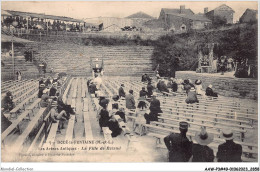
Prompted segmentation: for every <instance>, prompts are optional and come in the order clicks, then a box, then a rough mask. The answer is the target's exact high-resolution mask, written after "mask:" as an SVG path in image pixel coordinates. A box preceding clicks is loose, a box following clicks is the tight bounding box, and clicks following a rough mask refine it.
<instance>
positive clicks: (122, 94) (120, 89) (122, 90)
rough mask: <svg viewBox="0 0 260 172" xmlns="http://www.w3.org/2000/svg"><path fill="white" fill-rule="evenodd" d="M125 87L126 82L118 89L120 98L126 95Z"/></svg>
mask: <svg viewBox="0 0 260 172" xmlns="http://www.w3.org/2000/svg"><path fill="white" fill-rule="evenodd" d="M124 87H125V85H124V84H121V87H120V88H119V89H118V95H119V98H121V97H125V91H124Z"/></svg>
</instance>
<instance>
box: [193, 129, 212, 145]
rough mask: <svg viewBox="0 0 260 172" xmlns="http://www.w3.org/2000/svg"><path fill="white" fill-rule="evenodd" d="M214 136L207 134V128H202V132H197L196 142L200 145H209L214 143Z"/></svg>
mask: <svg viewBox="0 0 260 172" xmlns="http://www.w3.org/2000/svg"><path fill="white" fill-rule="evenodd" d="M213 138H214V135H213V134H210V133H207V131H206V128H205V127H202V128H201V131H200V132H196V134H195V140H196V142H197V143H199V144H200V145H208V144H210V143H211V142H212V141H213Z"/></svg>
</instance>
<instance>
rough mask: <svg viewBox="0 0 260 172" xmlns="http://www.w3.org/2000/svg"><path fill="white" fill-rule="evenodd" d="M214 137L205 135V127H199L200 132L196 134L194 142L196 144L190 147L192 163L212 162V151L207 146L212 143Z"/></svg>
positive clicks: (208, 134) (209, 134)
mask: <svg viewBox="0 0 260 172" xmlns="http://www.w3.org/2000/svg"><path fill="white" fill-rule="evenodd" d="M213 138H214V135H213V134H211V133H207V131H206V128H205V127H201V131H200V132H196V134H195V140H196V142H197V143H198V144H194V143H193V145H192V162H213V161H214V153H213V150H212V149H211V148H210V147H208V146H207V145H208V144H210V143H211V142H212V141H213Z"/></svg>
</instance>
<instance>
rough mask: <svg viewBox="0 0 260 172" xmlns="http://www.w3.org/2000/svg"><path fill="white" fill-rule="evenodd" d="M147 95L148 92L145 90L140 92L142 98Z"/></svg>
mask: <svg viewBox="0 0 260 172" xmlns="http://www.w3.org/2000/svg"><path fill="white" fill-rule="evenodd" d="M146 95H147V92H146V91H145V90H141V91H140V92H139V96H140V97H145V96H146Z"/></svg>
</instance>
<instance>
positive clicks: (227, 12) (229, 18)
mask: <svg viewBox="0 0 260 172" xmlns="http://www.w3.org/2000/svg"><path fill="white" fill-rule="evenodd" d="M204 13H205V15H206V16H207V17H208V18H209V19H210V20H212V22H213V23H214V21H216V20H217V19H223V20H224V21H225V22H226V24H232V23H233V22H234V21H233V16H234V13H235V11H234V10H233V9H232V8H231V7H229V6H227V5H226V4H222V5H220V6H219V7H217V8H215V9H214V10H211V11H208V8H204Z"/></svg>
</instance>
